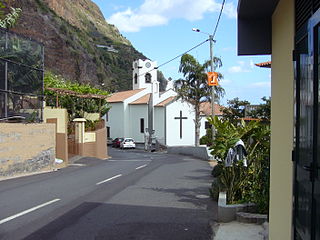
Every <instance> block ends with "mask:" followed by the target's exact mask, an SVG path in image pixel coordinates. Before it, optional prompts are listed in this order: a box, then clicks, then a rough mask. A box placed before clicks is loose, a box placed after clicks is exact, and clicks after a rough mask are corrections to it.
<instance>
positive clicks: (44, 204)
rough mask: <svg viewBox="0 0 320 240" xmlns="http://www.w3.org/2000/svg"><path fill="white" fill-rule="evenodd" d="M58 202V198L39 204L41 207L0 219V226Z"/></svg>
mask: <svg viewBox="0 0 320 240" xmlns="http://www.w3.org/2000/svg"><path fill="white" fill-rule="evenodd" d="M60 200H61V199H59V198H57V199H53V200H51V201H49V202H46V203H43V204H41V205H38V206H35V207H33V208H30V209H27V210H25V211H23V212H20V213H17V214H15V215H13V216H11V217H7V218H5V219H2V220H0V225H1V224H3V223H5V222H9V221H11V220H13V219H15V218H17V217H21V216H23V215H25V214H27V213H30V212H33V211H35V210H37V209H39V208H42V207H45V206H47V205H50V204H52V203H55V202H58V201H60Z"/></svg>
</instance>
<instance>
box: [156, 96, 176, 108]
mask: <svg viewBox="0 0 320 240" xmlns="http://www.w3.org/2000/svg"><path fill="white" fill-rule="evenodd" d="M174 99H175V97H168V98H167V99H165V100H163V101H162V102H160V103H158V104H157V105H155V107H165V106H166V105H168V104H169V103H171V102H172V101H173V100H174Z"/></svg>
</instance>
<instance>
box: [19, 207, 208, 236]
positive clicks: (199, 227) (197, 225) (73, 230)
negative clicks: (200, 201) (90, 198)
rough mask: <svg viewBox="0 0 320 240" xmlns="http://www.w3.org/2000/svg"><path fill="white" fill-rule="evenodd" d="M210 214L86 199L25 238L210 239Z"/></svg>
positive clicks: (204, 211)
mask: <svg viewBox="0 0 320 240" xmlns="http://www.w3.org/2000/svg"><path fill="white" fill-rule="evenodd" d="M210 215H211V214H210V213H209V212H208V211H206V210H194V209H183V208H164V207H146V206H130V205H118V204H104V203H95V202H86V203H83V204H81V205H79V206H77V207H75V208H74V209H73V210H71V211H69V212H68V213H66V214H64V215H63V216H61V217H59V218H58V219H56V220H54V221H53V222H51V223H49V224H48V225H46V226H44V227H43V228H41V229H39V230H38V231H36V232H34V233H32V234H31V235H29V236H28V237H26V238H25V239H26V240H34V239H46V240H48V239H63V240H65V239H68V240H72V239H77V240H79V239H86V240H89V239H95V240H102V239H108V240H127V239H128V240H129V239H139V240H144V239H148V240H166V239H175V240H179V239H181V240H189V239H190V240H191V239H197V240H202V239H210V236H211V234H212V232H211V228H210V227H209V224H208V221H209V219H210Z"/></svg>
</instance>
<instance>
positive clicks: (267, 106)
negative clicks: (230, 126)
mask: <svg viewBox="0 0 320 240" xmlns="http://www.w3.org/2000/svg"><path fill="white" fill-rule="evenodd" d="M261 100H262V101H263V102H264V103H262V104H260V105H258V107H257V108H256V109H254V110H252V111H251V113H250V116H251V117H253V118H259V119H262V120H267V121H270V120H271V97H269V98H267V97H263V98H261Z"/></svg>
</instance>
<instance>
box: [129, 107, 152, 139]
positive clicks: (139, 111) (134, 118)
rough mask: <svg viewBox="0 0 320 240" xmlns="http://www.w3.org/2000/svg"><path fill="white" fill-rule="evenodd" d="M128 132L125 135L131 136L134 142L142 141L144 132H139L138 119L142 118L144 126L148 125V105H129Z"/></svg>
mask: <svg viewBox="0 0 320 240" xmlns="http://www.w3.org/2000/svg"><path fill="white" fill-rule="evenodd" d="M128 112H130V119H129V125H130V128H131V130H130V132H128V135H126V136H125V137H132V138H133V139H134V140H135V141H136V142H144V133H141V132H140V119H141V118H144V128H147V127H148V105H147V104H141V105H129V111H128Z"/></svg>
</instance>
